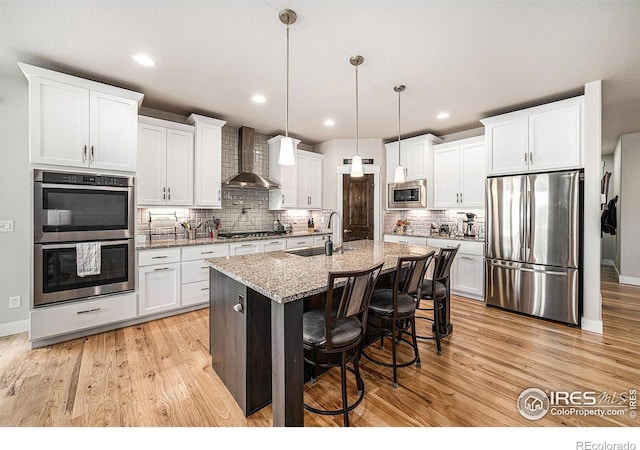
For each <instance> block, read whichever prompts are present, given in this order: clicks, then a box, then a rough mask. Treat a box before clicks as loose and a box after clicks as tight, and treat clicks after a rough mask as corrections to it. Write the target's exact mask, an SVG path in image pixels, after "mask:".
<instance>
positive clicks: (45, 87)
mask: <svg viewBox="0 0 640 450" xmlns="http://www.w3.org/2000/svg"><path fill="white" fill-rule="evenodd" d="M19 66H20V68H21V69H22V71H23V73H24V74H25V76H26V77H27V79H28V80H29V135H30V152H29V154H30V162H31V164H34V165H53V166H65V167H82V168H91V169H96V170H107V171H123V172H135V171H136V147H137V130H138V109H139V106H140V104H141V102H142V98H143V95H142V94H140V93H137V92H133V91H128V90H125V89H121V88H117V87H114V86H109V85H105V84H102V83H97V82H94V81H90V80H85V79H82V78H77V77H74V76H70V75H66V74H62V73H58V72H54V71H51V70H47V69H43V68H40V67H35V66H30V65H28V64H22V63H19Z"/></svg>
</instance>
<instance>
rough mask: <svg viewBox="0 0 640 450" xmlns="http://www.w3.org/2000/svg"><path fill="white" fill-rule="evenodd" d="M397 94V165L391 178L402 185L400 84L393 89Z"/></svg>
mask: <svg viewBox="0 0 640 450" xmlns="http://www.w3.org/2000/svg"><path fill="white" fill-rule="evenodd" d="M393 90H394V91H396V92H397V93H398V165H397V166H396V173H395V175H394V177H393V182H394V183H404V182H405V181H406V180H405V177H404V172H405V170H404V167H403V166H402V154H401V153H400V93H401V92H403V91H404V90H405V85H404V84H401V85H399V86H396V87H394V88H393Z"/></svg>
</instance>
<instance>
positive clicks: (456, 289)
mask: <svg viewBox="0 0 640 450" xmlns="http://www.w3.org/2000/svg"><path fill="white" fill-rule="evenodd" d="M451 292H453V293H455V294H459V295H463V296H465V297H470V298H474V299H477V300H482V299H483V296H484V258H483V257H482V256H478V255H467V254H464V253H463V254H460V253H458V255H456V258H455V260H454V262H453V264H452V266H451Z"/></svg>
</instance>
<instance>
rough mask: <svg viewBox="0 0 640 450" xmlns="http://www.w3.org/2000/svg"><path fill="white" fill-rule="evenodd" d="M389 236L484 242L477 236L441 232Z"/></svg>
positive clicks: (391, 234) (392, 234)
mask: <svg viewBox="0 0 640 450" xmlns="http://www.w3.org/2000/svg"><path fill="white" fill-rule="evenodd" d="M385 234H387V235H389V236H406V237H412V236H413V237H420V238H428V239H448V240H451V241H469V242H484V238H483V239H478V238H477V237H469V236H451V235H440V234H430V233H428V232H427V233H420V232H418V233H416V232H415V231H414V232H413V233H411V234H398V233H385Z"/></svg>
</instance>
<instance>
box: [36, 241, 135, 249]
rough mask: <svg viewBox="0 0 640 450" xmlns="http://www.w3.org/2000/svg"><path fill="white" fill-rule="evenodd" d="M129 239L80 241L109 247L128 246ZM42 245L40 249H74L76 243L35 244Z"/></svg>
mask: <svg viewBox="0 0 640 450" xmlns="http://www.w3.org/2000/svg"><path fill="white" fill-rule="evenodd" d="M130 241H131V239H124V240H121V241H82V242H92V243H97V244H100V246H101V247H108V246H111V245H120V244H129V242H130ZM36 245H42V248H76V243H73V244H54V243H52V244H36Z"/></svg>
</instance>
